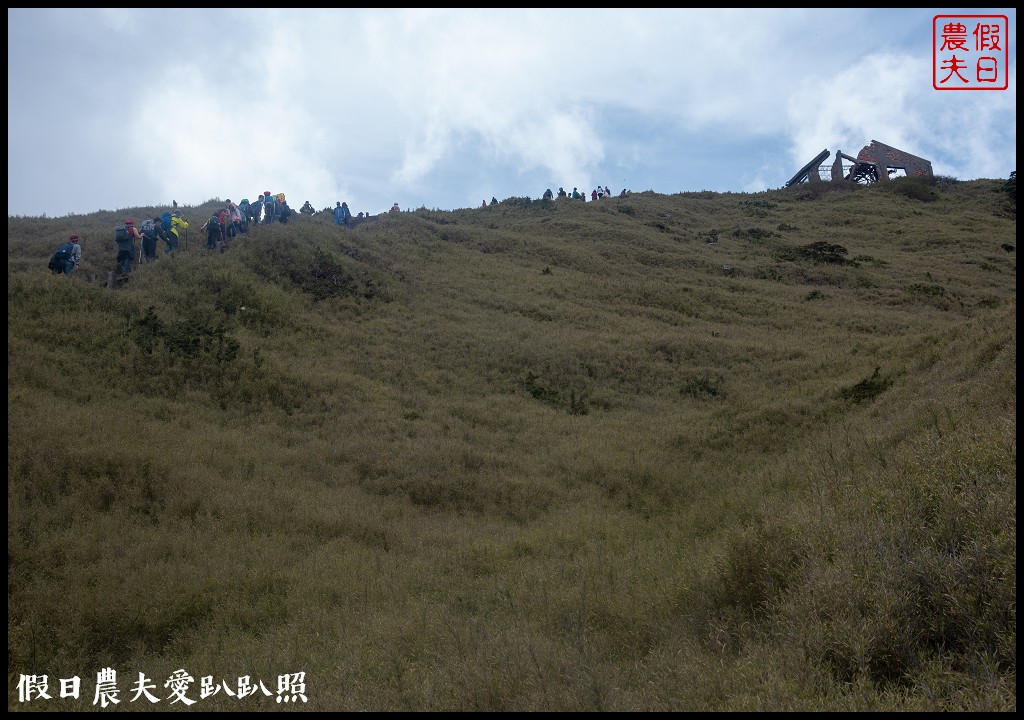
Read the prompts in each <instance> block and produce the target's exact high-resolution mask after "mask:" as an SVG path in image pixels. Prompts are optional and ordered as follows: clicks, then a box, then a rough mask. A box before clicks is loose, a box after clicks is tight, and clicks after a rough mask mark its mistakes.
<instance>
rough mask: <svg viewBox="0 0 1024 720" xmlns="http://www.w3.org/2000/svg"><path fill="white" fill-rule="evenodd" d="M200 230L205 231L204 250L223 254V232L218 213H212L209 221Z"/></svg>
mask: <svg viewBox="0 0 1024 720" xmlns="http://www.w3.org/2000/svg"><path fill="white" fill-rule="evenodd" d="M202 230H205V231H206V249H207V250H220V251H221V252H224V231H223V229H222V228H221V224H220V213H219V212H218V211H216V210H214V211H213V214H212V215H210V219H209V220H207V221H206V224H205V225H203V227H202Z"/></svg>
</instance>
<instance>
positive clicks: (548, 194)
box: [544, 188, 555, 200]
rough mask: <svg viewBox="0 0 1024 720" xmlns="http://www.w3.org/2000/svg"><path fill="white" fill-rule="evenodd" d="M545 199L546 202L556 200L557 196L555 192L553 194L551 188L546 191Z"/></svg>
mask: <svg viewBox="0 0 1024 720" xmlns="http://www.w3.org/2000/svg"><path fill="white" fill-rule="evenodd" d="M544 199H545V200H554V199H555V194H554V193H553V192H551V188H548V189H547V190H545V191H544Z"/></svg>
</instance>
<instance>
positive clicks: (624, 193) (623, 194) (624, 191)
mask: <svg viewBox="0 0 1024 720" xmlns="http://www.w3.org/2000/svg"><path fill="white" fill-rule="evenodd" d="M619 197H626V188H622V192H620V193H619Z"/></svg>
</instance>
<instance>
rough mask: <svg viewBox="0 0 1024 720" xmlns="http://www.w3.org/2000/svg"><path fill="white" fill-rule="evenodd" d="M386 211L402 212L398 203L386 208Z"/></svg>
mask: <svg viewBox="0 0 1024 720" xmlns="http://www.w3.org/2000/svg"><path fill="white" fill-rule="evenodd" d="M388 212H402V210H401V208H399V207H398V203H395V204H394V205H392V206H391V209H390V210H388Z"/></svg>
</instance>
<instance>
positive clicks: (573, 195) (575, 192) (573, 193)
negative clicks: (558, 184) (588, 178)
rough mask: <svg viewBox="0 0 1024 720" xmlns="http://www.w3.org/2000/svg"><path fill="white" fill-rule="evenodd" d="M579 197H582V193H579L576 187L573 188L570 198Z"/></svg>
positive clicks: (577, 198)
mask: <svg viewBox="0 0 1024 720" xmlns="http://www.w3.org/2000/svg"><path fill="white" fill-rule="evenodd" d="M581 197H582V195H580V191H579V190H577V189H576V188H573V189H572V199H573V200H579V199H580V198H581Z"/></svg>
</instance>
